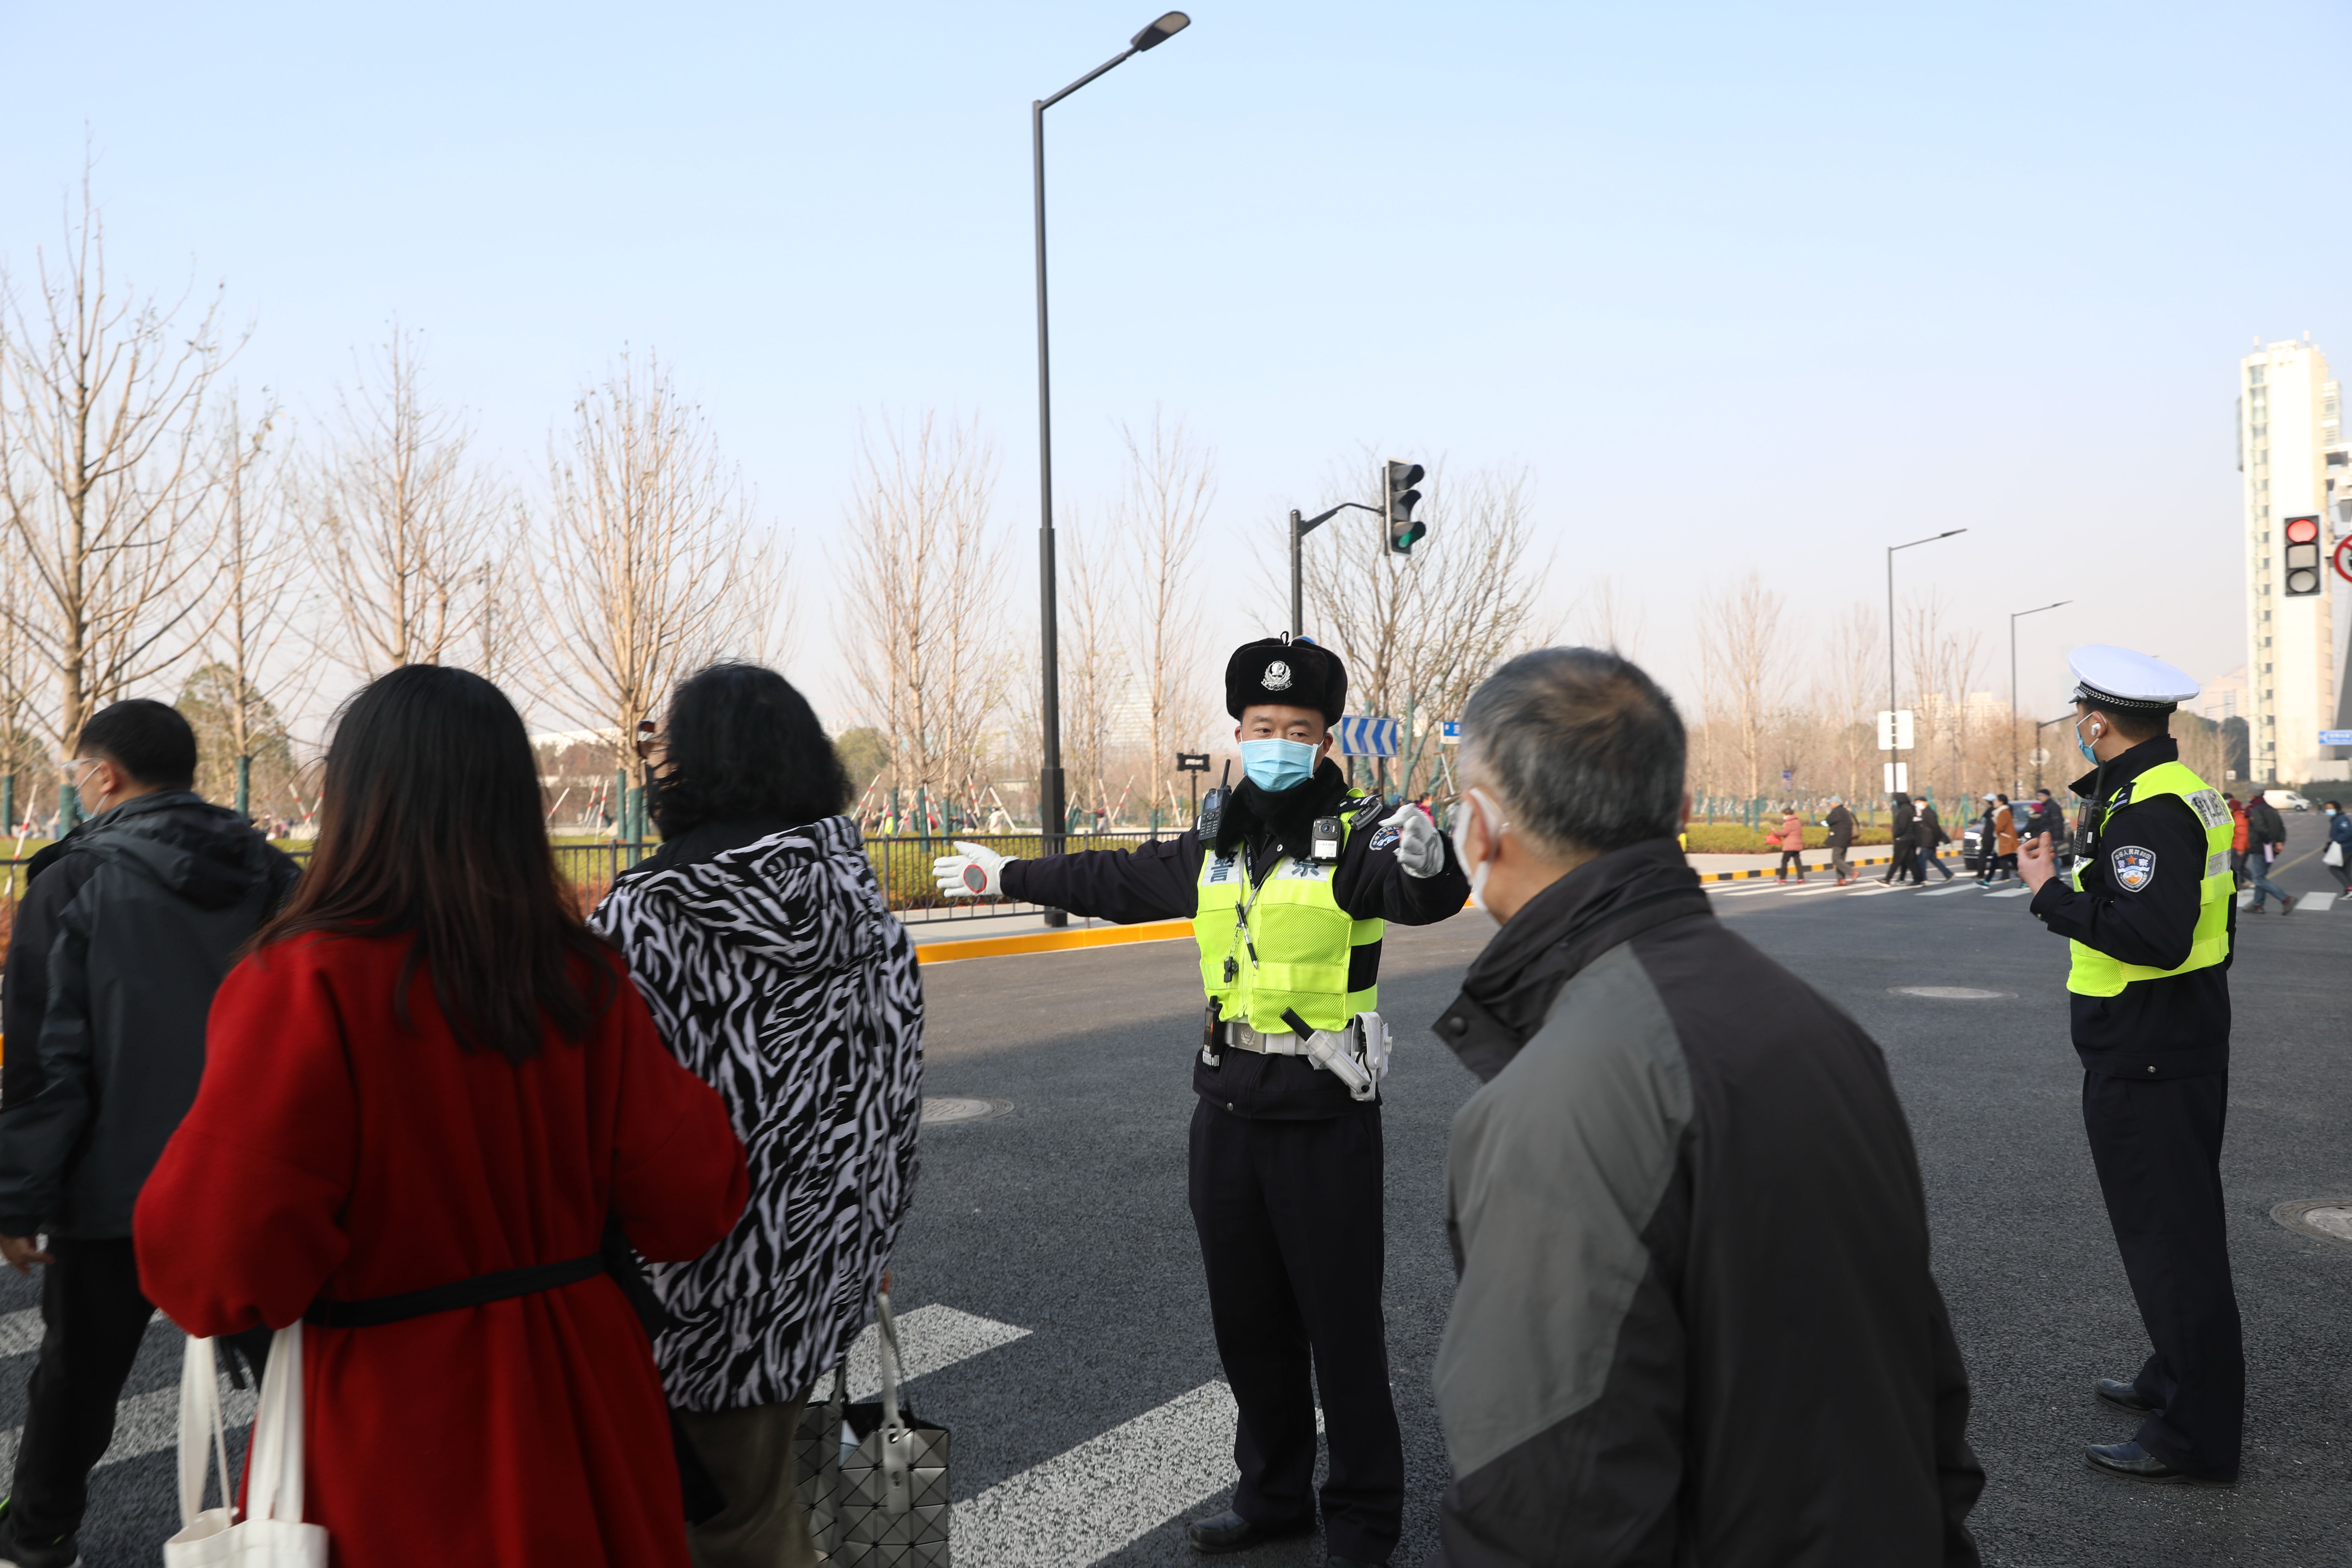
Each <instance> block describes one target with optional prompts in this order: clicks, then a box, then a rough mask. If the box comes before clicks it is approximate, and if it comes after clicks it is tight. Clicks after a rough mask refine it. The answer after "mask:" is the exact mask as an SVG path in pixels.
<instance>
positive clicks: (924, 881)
mask: <svg viewBox="0 0 2352 1568" xmlns="http://www.w3.org/2000/svg"><path fill="white" fill-rule="evenodd" d="M1175 836H1176V830H1175V829H1173V828H1168V829H1163V830H1161V831H1160V832H1158V833H1146V832H1134V833H1073V834H1069V835H1067V836H1066V837H1064V838H1063V839H1062V842H1061V844H1060V846H1059V847H1061V848H1064V849H1068V850H1084V849H1120V850H1125V849H1132V848H1134V847H1136V846H1137V845H1139V844H1148V843H1150V842H1152V841H1153V840H1154V839H1159V838H1172V837H1175ZM959 841H961V842H965V843H971V844H984V845H986V846H987V847H989V848H991V849H993V850H995V851H996V852H997V853H998V854H1000V855H1005V856H1010V857H1013V858H1016V859H1017V858H1025V857H1034V856H1037V855H1042V854H1045V853H1046V845H1045V836H1044V835H1042V834H1037V833H959V834H954V835H947V834H940V835H925V836H921V837H915V836H908V837H876V838H869V839H867V840H866V858H868V859H870V860H871V861H873V863H874V876H875V879H876V880H877V881H878V882H879V883H881V885H882V896H883V898H884V900H886V901H887V903H888V905H889V907H890V908H891V909H892V910H895V911H897V912H898V915H899V916H900V917H901V918H902V919H904V920H906V921H909V922H915V921H945V920H954V921H969V920H993V919H1002V918H1003V917H1005V916H1008V915H1023V914H1034V913H1036V912H1037V906H1035V905H1034V904H1024V903H1015V902H1013V901H1012V900H1005V899H989V900H980V899H947V898H943V897H941V896H940V889H939V886H938V884H937V883H936V882H934V881H933V880H932V879H931V862H932V861H933V860H935V859H937V858H939V857H940V856H942V855H947V854H950V853H952V852H953V850H954V847H955V845H956V844H957V842H959ZM660 847H661V845H660V842H659V841H658V840H655V841H651V842H646V843H634V842H632V843H617V842H614V841H613V840H611V839H606V840H604V842H602V843H596V844H557V845H553V846H551V849H552V850H553V852H554V855H555V868H556V869H557V871H559V872H560V873H562V877H563V879H564V880H565V881H566V882H568V883H570V884H571V886H572V888H573V889H575V891H576V893H577V895H578V897H579V900H580V908H581V909H582V910H583V912H584V911H586V910H593V909H594V908H595V907H596V904H597V902H598V901H599V900H602V899H603V898H604V893H605V890H606V889H609V888H611V887H612V885H613V879H614V878H616V877H618V876H619V875H620V874H621V873H622V872H623V871H625V870H626V869H627V868H630V867H632V866H634V865H635V864H636V863H637V862H638V861H640V860H643V859H644V858H646V856H648V855H651V854H652V853H653V852H654V851H655V850H656V849H658V848H660ZM287 853H288V854H289V855H291V856H293V857H294V858H295V859H297V860H308V859H309V858H310V850H309V848H307V847H304V848H298V849H289V850H288V851H287ZM26 859H29V857H27V858H26ZM26 859H0V952H5V951H6V944H7V940H8V934H9V931H11V930H12V929H13V927H14V924H15V919H16V902H17V900H19V899H21V898H22V897H23V896H24V891H25V882H26V877H25V866H26Z"/></svg>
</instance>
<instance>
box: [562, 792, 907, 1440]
mask: <svg viewBox="0 0 2352 1568" xmlns="http://www.w3.org/2000/svg"><path fill="white" fill-rule="evenodd" d="M589 923H590V924H591V925H592V926H593V928H594V929H595V930H596V931H599V932H601V933H602V934H603V935H604V937H605V938H606V939H607V940H609V941H611V942H614V944H615V945H616V946H618V947H619V948H620V950H621V951H622V952H623V953H625V955H626V956H627V958H628V961H629V973H630V974H631V977H632V978H633V979H635V982H636V986H637V989H638V991H639V992H641V993H642V994H644V996H645V999H646V1005H647V1006H648V1007H650V1008H651V1009H652V1010H653V1016H654V1021H655V1023H656V1024H657V1025H659V1026H660V1028H661V1032H662V1037H663V1039H665V1040H666V1041H667V1042H668V1045H669V1048H670V1052H671V1054H672V1055H674V1056H676V1057H677V1059H678V1060H679V1061H680V1062H682V1063H684V1064H685V1066H686V1067H687V1068H688V1070H690V1071H692V1072H693V1073H695V1074H696V1075H697V1076H698V1077H700V1078H701V1079H703V1080H704V1081H705V1082H707V1083H709V1085H710V1086H711V1087H712V1088H714V1089H718V1091H719V1096H720V1098H721V1099H723V1100H726V1102H727V1108H728V1111H729V1113H730V1116H731V1117H732V1118H733V1120H734V1123H735V1131H736V1133H737V1134H738V1135H739V1136H740V1138H741V1139H742V1140H743V1146H744V1149H745V1150H746V1151H747V1152H748V1153H749V1156H750V1161H751V1204H750V1205H748V1206H747V1207H746V1208H745V1209H744V1211H743V1217H742V1218H741V1219H740V1221H738V1222H737V1224H736V1226H735V1230H734V1234H732V1235H731V1236H730V1237H728V1238H727V1239H726V1240H725V1241H723V1242H721V1243H720V1244H719V1246H717V1247H713V1248H711V1250H709V1252H706V1253H704V1254H703V1255H702V1256H701V1257H700V1258H696V1259H695V1260H694V1261H693V1262H691V1263H675V1264H655V1265H653V1266H652V1268H651V1270H650V1273H651V1278H652V1280H653V1286H654V1289H655V1292H656V1294H657V1295H658V1296H659V1297H660V1298H661V1300H662V1304H663V1305H664V1306H665V1307H667V1309H668V1310H669V1312H670V1315H671V1316H672V1318H673V1319H674V1320H675V1322H674V1324H673V1326H672V1327H670V1328H669V1329H667V1330H665V1331H663V1332H662V1333H661V1334H660V1335H659V1336H657V1337H656V1340H655V1342H654V1356H655V1359H656V1361H657V1362H658V1363H660V1365H661V1372H662V1381H663V1383H664V1384H665V1385H666V1387H667V1391H668V1394H669V1399H670V1403H671V1404H672V1405H677V1406H680V1407H682V1408H684V1409H688V1410H701V1411H712V1410H740V1409H746V1408H749V1407H751V1406H753V1405H775V1404H780V1403H782V1402H783V1401H786V1400H792V1399H797V1398H799V1397H800V1396H801V1395H802V1394H803V1393H804V1392H806V1391H807V1390H808V1389H809V1387H810V1386H811V1385H812V1384H814V1383H815V1382H816V1381H817V1380H818V1379H819V1378H820V1377H821V1376H823V1375H824V1374H825V1373H830V1372H831V1371H832V1370H833V1368H834V1367H835V1366H836V1365H837V1364H839V1363H840V1361H841V1358H842V1357H843V1356H844V1355H845V1354H846V1353H847V1352H848V1349H849V1342H850V1341H851V1340H852V1339H853V1338H855V1337H856V1333H857V1331H858V1330H859V1329H860V1328H861V1327H863V1326H864V1324H865V1321H866V1310H867V1304H868V1303H869V1302H870V1301H872V1300H873V1299H874V1292H875V1289H876V1287H877V1284H878V1283H879V1282H880V1279H881V1276H882V1270H883V1268H885V1266H886V1265H887V1264H888V1262H889V1259H890V1251H891V1247H892V1246H893V1245H894V1244H895V1242H896V1241H897V1239H898V1226H899V1225H900V1224H901V1223H902V1222H903V1221H904V1220H905V1218H906V1216H907V1212H908V1208H909V1207H910V1206H911V1205H912V1201H913V1194H914V1183H915V1173H916V1153H915V1145H916V1134H917V1131H918V1126H919V1120H920V1112H921V1106H922V1066H923V998H922V984H921V982H920V981H919V979H918V978H917V975H916V971H915V952H914V943H913V942H912V940H911V939H909V938H908V935H907V931H906V928H905V927H903V926H901V925H900V924H899V923H898V921H897V920H896V919H894V918H893V917H892V916H891V915H890V913H889V911H888V910H887V907H886V906H885V905H884V902H883V900H882V893H881V889H880V888H879V887H878V886H877V884H876V881H875V879H874V869H873V867H872V866H871V865H870V864H869V863H868V862H867V860H866V853H865V849H864V847H863V843H862V840H861V839H860V837H859V836H858V831H857V826H856V823H854V822H852V821H851V820H850V819H849V818H847V817H844V816H830V817H825V818H824V819H822V820H820V821H817V822H813V823H810V824H808V825H807V826H804V827H794V828H791V829H788V830H786V831H784V832H781V833H774V834H771V835H769V836H768V837H764V838H758V839H754V840H753V841H752V842H751V843H749V844H745V845H742V846H740V847H736V848H732V849H726V850H723V851H721V852H719V853H718V854H716V855H714V856H711V857H710V858H705V859H699V860H694V861H690V862H688V863H685V864H665V863H664V862H663V860H662V859H661V858H656V859H655V860H651V861H648V862H646V864H645V865H644V866H642V867H639V868H635V869H634V870H631V871H628V872H625V873H623V874H622V876H621V877H620V878H619V879H617V880H616V881H615V882H614V887H613V890H612V892H611V893H610V894H608V895H607V896H606V898H605V899H604V902H603V903H602V904H600V905H599V906H598V907H597V910H596V912H595V913H594V915H593V916H592V917H591V918H590V922H589Z"/></svg>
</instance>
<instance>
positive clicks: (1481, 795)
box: [1454, 788, 1511, 923]
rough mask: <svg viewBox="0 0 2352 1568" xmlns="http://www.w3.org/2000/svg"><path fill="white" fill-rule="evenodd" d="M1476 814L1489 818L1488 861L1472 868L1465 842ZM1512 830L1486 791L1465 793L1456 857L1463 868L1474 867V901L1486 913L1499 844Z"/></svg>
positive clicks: (1457, 828)
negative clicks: (1488, 885) (1488, 884)
mask: <svg viewBox="0 0 2352 1568" xmlns="http://www.w3.org/2000/svg"><path fill="white" fill-rule="evenodd" d="M1473 812H1481V813H1484V814H1485V816H1486V859H1483V860H1480V861H1479V862H1478V863H1477V864H1476V865H1475V866H1472V865H1471V864H1470V857H1469V856H1468V855H1466V854H1465V853H1464V852H1463V848H1462V840H1463V837H1464V836H1465V834H1466V833H1467V832H1468V830H1469V826H1470V816H1471V813H1473ZM1508 826H1511V825H1510V824H1509V823H1507V822H1505V821H1504V820H1503V814H1502V812H1501V810H1500V809H1499V808H1497V807H1496V805H1495V798H1494V796H1492V795H1488V794H1487V793H1486V791H1485V790H1483V789H1475V788H1473V789H1466V790H1464V791H1463V792H1462V810H1460V811H1459V812H1457V813H1455V814H1454V858H1455V859H1457V860H1459V861H1461V862H1462V864H1464V865H1465V866H1469V867H1470V901H1471V902H1472V903H1474V904H1475V905H1477V906H1478V908H1480V909H1482V910H1486V873H1487V872H1488V871H1489V870H1490V869H1492V868H1493V859H1494V854H1495V847H1496V841H1497V840H1499V839H1500V838H1501V837H1503V830H1504V829H1505V828H1507V827H1508ZM1494 912H1495V911H1494V910H1486V913H1487V914H1488V916H1489V917H1491V916H1492V915H1493V914H1494ZM1497 923H1500V922H1497Z"/></svg>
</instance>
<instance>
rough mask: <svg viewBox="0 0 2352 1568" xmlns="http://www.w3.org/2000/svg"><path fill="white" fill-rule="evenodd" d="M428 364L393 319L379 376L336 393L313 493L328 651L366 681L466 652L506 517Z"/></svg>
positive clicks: (469, 435) (310, 530) (313, 536)
mask: <svg viewBox="0 0 2352 1568" xmlns="http://www.w3.org/2000/svg"><path fill="white" fill-rule="evenodd" d="M422 370H423V366H422V363H421V360H420V353H419V350H418V347H417V344H416V342H415V338H414V337H413V336H412V335H410V334H407V333H404V332H402V331H400V330H399V329H398V327H397V326H395V327H394V331H393V334H392V338H391V341H390V342H387V343H385V344H384V345H383V348H382V349H381V350H380V351H379V352H378V354H377V356H376V361H375V365H374V371H373V376H370V375H368V374H362V377H361V383H360V384H359V386H358V387H356V388H355V389H353V390H352V391H348V392H345V393H343V394H342V395H341V398H340V403H339V408H338V420H337V427H336V432H335V435H334V437H332V439H331V445H330V447H329V449H328V451H327V453H326V454H325V457H324V458H323V460H322V461H321V463H320V467H319V469H318V472H317V474H316V476H315V478H314V479H313V482H312V484H311V487H310V497H309V510H310V513H311V515H310V518H309V520H308V527H307V529H306V533H307V534H308V536H309V538H310V542H311V549H312V555H313V559H314V562H315V564H316V569H317V571H318V574H319V576H320V581H321V583H322V584H323V586H324V588H325V591H326V596H327V605H326V612H325V625H324V626H322V628H321V636H322V638H323V641H324V644H325V647H326V651H328V652H329V653H330V654H331V656H332V657H333V658H336V659H338V660H339V661H340V662H341V663H342V664H344V665H345V666H347V667H349V668H351V669H352V670H354V671H356V672H357V673H358V674H360V675H361V676H362V677H365V678H367V679H374V678H375V677H377V676H379V675H382V674H383V673H384V672H385V671H386V670H391V669H396V668H400V667H401V666H402V665H405V664H442V663H448V662H453V661H454V660H455V658H459V657H462V656H463V655H464V653H465V652H466V651H467V645H468V643H469V641H470V640H471V639H472V637H474V635H475V634H476V631H477V628H478V616H479V612H480V607H481V604H482V595H481V591H480V590H481V574H480V569H481V566H482V563H483V562H484V561H485V560H486V559H487V557H488V553H489V549H490V544H491V541H492V538H493V531H494V529H495V527H496V525H497V524H498V522H499V521H500V520H501V519H502V518H504V517H507V516H509V515H511V514H510V512H509V508H508V504H507V501H506V498H505V497H504V496H503V495H501V493H500V491H499V486H498V484H497V483H496V482H495V481H494V480H493V479H490V477H489V476H488V474H487V473H486V472H484V471H483V470H482V469H481V468H480V467H479V466H478V465H477V464H476V463H475V462H474V461H473V459H472V458H471V457H470V456H469V454H468V447H470V446H471V444H472V441H473V430H472V427H471V426H469V425H468V424H467V422H466V420H465V418H464V417H463V416H461V415H459V414H457V413H455V412H453V411H451V410H449V409H446V408H443V407H440V406H438V405H435V404H433V403H432V402H431V401H430V400H429V399H428V398H427V397H426V395H425V387H424V383H423V379H422Z"/></svg>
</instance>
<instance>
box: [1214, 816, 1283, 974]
mask: <svg viewBox="0 0 2352 1568" xmlns="http://www.w3.org/2000/svg"><path fill="white" fill-rule="evenodd" d="M1237 847H1238V848H1239V849H1240V850H1241V852H1242V861H1241V867H1242V880H1243V881H1244V882H1246V881H1248V880H1249V846H1248V845H1246V844H1243V845H1239V846H1237ZM1288 858H1290V857H1288V856H1287V855H1277V856H1276V857H1275V860H1274V864H1273V865H1271V866H1268V867H1267V868H1265V876H1263V877H1260V878H1259V879H1257V885H1256V886H1255V887H1253V888H1252V889H1250V891H1249V897H1248V898H1247V899H1246V900H1240V899H1237V900H1234V934H1233V938H1232V940H1231V941H1229V942H1226V943H1225V984H1228V985H1231V984H1233V983H1234V981H1236V980H1238V979H1240V978H1241V973H1242V966H1241V963H1239V961H1237V960H1236V959H1235V958H1234V942H1239V943H1241V944H1242V945H1243V946H1244V947H1245V948H1247V949H1249V961H1250V968H1251V969H1252V970H1255V969H1256V968H1257V941H1256V939H1255V938H1254V937H1252V936H1251V935H1250V929H1249V918H1250V911H1251V910H1255V909H1256V908H1257V897H1258V895H1259V894H1260V893H1263V892H1265V885H1266V884H1267V883H1268V882H1271V881H1273V880H1274V875H1275V873H1276V872H1277V871H1279V870H1281V869H1282V863H1283V862H1284V861H1285V860H1287V859H1288Z"/></svg>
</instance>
